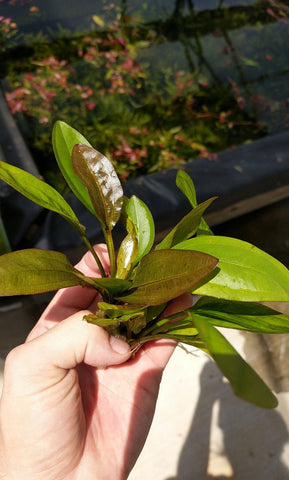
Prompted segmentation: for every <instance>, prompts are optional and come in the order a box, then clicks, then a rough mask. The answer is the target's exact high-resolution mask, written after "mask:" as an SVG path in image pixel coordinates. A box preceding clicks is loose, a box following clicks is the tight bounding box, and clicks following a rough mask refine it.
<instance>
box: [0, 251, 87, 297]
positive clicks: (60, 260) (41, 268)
mask: <svg viewBox="0 0 289 480" xmlns="http://www.w3.org/2000/svg"><path fill="white" fill-rule="evenodd" d="M85 283H90V280H89V279H86V277H85V276H84V275H82V274H81V273H80V272H79V271H78V270H76V269H75V268H74V267H73V266H72V265H71V264H70V262H69V260H68V258H67V257H66V256H65V255H64V254H62V253H58V252H53V251H50V250H38V249H27V250H19V251H17V252H12V253H6V254H4V255H2V256H1V257H0V295H2V296H6V295H7V296H8V295H27V294H34V293H42V292H49V291H52V290H57V289H59V288H63V287H71V286H73V285H85Z"/></svg>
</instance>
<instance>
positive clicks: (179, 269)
mask: <svg viewBox="0 0 289 480" xmlns="http://www.w3.org/2000/svg"><path fill="white" fill-rule="evenodd" d="M52 137H53V149H54V152H55V156H56V159H57V162H58V165H59V167H60V170H61V172H62V174H63V176H64V178H65V180H66V182H67V183H68V185H69V187H70V188H71V190H72V191H73V192H74V194H75V195H76V196H77V197H78V199H79V200H80V201H81V202H82V203H83V204H84V206H85V207H86V208H87V209H88V210H89V211H90V212H91V213H92V214H93V215H94V216H95V219H96V221H99V222H100V224H101V227H102V231H103V235H104V238H105V242H106V245H107V249H108V254H109V258H110V265H111V270H110V275H109V276H107V275H106V273H105V271H104V268H103V265H102V263H101V260H100V258H99V257H98V256H97V253H96V252H95V250H94V249H93V246H92V245H91V242H90V240H89V239H88V237H87V235H86V228H85V226H84V225H82V224H81V222H80V221H79V219H78V218H77V216H76V214H75V213H74V211H73V210H72V209H71V207H70V206H69V204H68V203H67V202H66V200H65V199H64V198H63V197H62V196H61V195H60V193H58V192H57V191H56V190H55V189H54V188H53V187H52V186H50V185H48V184H47V183H45V182H44V181H42V180H40V179H38V178H36V177H34V176H33V175H31V174H29V173H27V172H25V171H23V170H21V169H19V168H17V167H15V166H12V165H10V164H7V163H5V162H2V161H1V162H0V178H1V179H2V180H4V181H5V182H7V183H8V184H9V185H10V186H12V187H14V188H15V189H16V190H18V191H19V192H20V193H21V194H23V195H25V196H26V197H27V198H29V199H30V200H32V201H34V202H36V203H38V204H39V205H41V206H42V207H45V208H47V209H50V210H52V211H54V212H57V213H58V214H60V215H61V216H62V217H63V218H64V219H66V220H67V221H68V222H69V223H70V224H71V225H72V227H73V228H74V229H75V230H76V231H77V232H78V234H79V235H80V237H81V238H82V239H83V241H84V243H85V245H86V246H87V248H88V249H89V250H90V251H91V253H92V255H93V257H94V259H95V262H96V264H97V266H98V269H99V272H100V276H99V277H97V276H96V277H88V276H86V275H84V274H83V273H82V272H80V271H79V270H78V269H77V268H75V267H74V266H73V265H72V264H71V263H70V261H69V259H68V258H67V256H66V255H65V254H63V253H60V252H56V251H49V250H41V249H36V248H35V249H34V248H32V249H23V250H19V251H14V252H10V253H5V254H3V255H2V256H1V257H0V295H2V296H7V295H8V296H9V295H23V294H36V293H41V292H46V291H53V290H56V289H59V288H63V287H70V286H74V285H81V286H83V287H84V286H87V285H88V286H90V287H92V288H95V289H96V290H97V291H98V292H99V293H100V294H101V298H102V299H101V301H99V302H98V306H97V310H96V311H94V312H92V313H91V314H89V315H86V316H85V318H84V319H85V320H86V321H87V322H90V323H93V324H95V325H98V326H101V327H103V328H105V329H107V330H108V332H109V333H110V334H111V335H115V336H118V337H120V338H122V339H124V340H126V341H127V342H128V343H129V345H130V346H131V350H132V354H134V353H135V352H136V351H137V350H138V349H139V348H141V347H142V345H143V344H144V343H145V342H148V341H151V340H157V339H161V338H167V339H173V340H175V341H176V342H180V343H182V344H188V345H190V346H193V347H196V348H198V349H201V350H203V351H205V352H206V353H207V354H209V355H210V356H211V357H212V358H213V359H214V361H215V362H216V364H217V365H218V367H219V368H220V370H221V371H222V373H223V374H224V376H225V377H227V379H228V380H229V382H230V383H231V385H232V387H233V390H234V391H235V393H236V394H237V395H238V396H240V397H241V398H243V399H245V400H247V401H249V402H251V403H253V404H255V405H258V406H261V407H265V408H273V407H275V406H276V405H277V399H276V397H275V396H274V394H273V393H272V392H271V390H270V389H269V388H268V387H267V385H266V384H265V383H264V382H263V380H262V379H261V378H260V377H259V376H258V374H257V373H256V372H255V371H254V370H253V369H252V368H251V367H250V366H249V365H248V364H247V363H246V362H245V361H244V359H243V358H242V357H241V356H240V355H239V354H238V352H237V351H236V350H235V348H234V347H233V346H232V345H231V344H230V343H229V342H228V340H227V339H226V338H225V337H224V336H223V335H222V333H221V332H220V331H219V329H218V327H225V328H232V329H239V330H246V331H249V332H257V333H262V334H263V333H288V332H289V317H288V316H286V315H284V314H281V313H279V312H278V311H275V310H273V309H272V308H269V307H268V306H265V305H264V304H263V303H259V302H266V301H279V302H286V301H289V272H288V270H287V269H286V267H285V266H284V265H282V264H281V263H280V262H279V261H278V260H276V259H275V258H273V257H271V256H270V255H268V254H267V253H265V252H263V251H262V250H260V249H258V248H257V247H255V246H253V245H251V244H249V243H247V242H244V241H241V240H238V239H235V238H228V237H224V236H214V235H213V233H212V231H211V229H210V227H209V226H208V224H207V223H206V221H205V219H204V218H203V214H204V212H205V211H206V209H207V208H208V207H209V206H210V205H211V203H212V202H213V201H215V198H214V197H213V198H210V199H208V200H206V201H205V202H203V203H201V204H198V203H197V198H196V192H195V187H194V183H193V181H192V179H191V178H190V176H189V175H188V174H187V173H186V172H185V171H184V170H179V171H178V172H177V176H176V183H177V186H178V187H179V189H180V190H181V191H182V192H183V194H184V195H185V196H186V197H187V199H188V202H189V203H190V205H191V210H190V211H189V213H187V214H186V215H185V216H184V217H183V218H182V219H181V220H180V221H179V222H178V223H177V225H175V226H174V227H173V228H172V229H171V231H170V232H169V233H168V234H167V235H166V236H165V237H164V238H163V239H162V240H161V241H160V242H159V243H158V244H155V227H154V221H153V218H152V215H151V212H150V210H149V209H148V207H147V206H146V205H145V203H144V202H143V201H142V200H140V199H139V198H138V197H136V196H132V197H131V198H126V197H125V196H124V194H123V190H122V186H121V182H120V180H119V178H118V176H117V174H116V172H115V170H114V168H113V166H112V164H111V162H110V161H109V160H108V159H107V158H106V157H105V156H104V155H102V154H101V153H99V152H98V151H97V150H95V149H94V148H93V147H92V146H91V145H90V144H89V142H88V141H87V140H86V139H85V138H84V137H83V136H82V135H81V134H80V133H79V132H78V131H76V130H75V129H73V128H72V127H70V126H69V125H67V124H66V123H64V122H61V121H58V122H57V123H56V124H55V126H54V129H53V135H52ZM119 220H120V221H122V223H123V225H124V228H125V232H126V233H125V234H124V238H123V239H122V241H121V243H120V246H119V248H118V250H117V251H116V248H115V239H114V237H113V229H114V227H115V225H116V224H117V222H118V221H119ZM185 292H192V293H193V294H195V295H196V298H197V301H195V303H194V305H193V306H192V307H191V308H187V309H186V310H184V311H183V312H181V313H178V314H174V315H169V316H168V315H166V314H165V309H166V307H167V305H168V303H169V302H171V301H172V300H173V299H175V298H176V297H178V296H179V295H181V294H183V293H185ZM120 375H121V370H120Z"/></svg>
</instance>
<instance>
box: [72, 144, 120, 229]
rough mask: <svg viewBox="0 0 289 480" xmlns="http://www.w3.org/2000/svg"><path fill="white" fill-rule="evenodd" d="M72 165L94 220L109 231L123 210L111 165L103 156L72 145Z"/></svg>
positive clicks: (118, 183) (88, 148)
mask: <svg viewBox="0 0 289 480" xmlns="http://www.w3.org/2000/svg"><path fill="white" fill-rule="evenodd" d="M71 160H72V165H73V168H74V171H75V173H76V175H77V176H78V177H79V178H80V180H81V181H82V182H83V184H84V185H85V186H86V188H87V190H88V193H89V196H90V199H91V202H92V205H93V207H94V210H95V213H96V216H97V218H98V219H99V220H100V222H101V223H102V225H103V226H104V227H105V228H106V229H108V230H112V228H113V227H114V225H115V224H116V223H117V221H118V219H119V217H120V213H121V207H122V201H123V190H122V186H121V183H120V181H119V178H118V176H117V174H116V172H115V170H114V168H113V165H112V163H111V162H110V161H109V160H108V158H106V157H105V156H104V155H102V154H101V153H99V152H98V151H97V150H95V149H94V148H92V147H89V146H87V145H81V144H78V145H75V146H74V147H73V150H72V157H71Z"/></svg>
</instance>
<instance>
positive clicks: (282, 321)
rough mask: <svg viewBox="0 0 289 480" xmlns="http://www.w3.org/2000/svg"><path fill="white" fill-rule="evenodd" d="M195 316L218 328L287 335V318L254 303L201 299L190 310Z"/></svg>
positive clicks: (288, 331) (288, 323)
mask: <svg viewBox="0 0 289 480" xmlns="http://www.w3.org/2000/svg"><path fill="white" fill-rule="evenodd" d="M190 311H191V313H192V315H193V318H194V316H195V315H198V317H199V318H200V317H202V318H203V319H206V321H208V322H210V323H211V324H212V325H215V326H218V327H226V328H234V329H239V330H246V331H248V332H256V333H289V317H288V316H287V315H284V314H282V313H280V312H277V311H276V310H273V309H272V308H269V307H267V306H265V305H261V304H258V303H254V302H234V301H230V300H222V299H218V298H210V297H202V298H201V299H200V300H199V301H198V302H197V303H196V304H195V306H194V307H192V308H191V309H190Z"/></svg>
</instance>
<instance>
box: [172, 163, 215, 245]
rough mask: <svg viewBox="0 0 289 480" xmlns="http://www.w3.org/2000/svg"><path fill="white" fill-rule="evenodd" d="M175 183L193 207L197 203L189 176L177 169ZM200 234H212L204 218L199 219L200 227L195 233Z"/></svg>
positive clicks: (193, 186)
mask: <svg viewBox="0 0 289 480" xmlns="http://www.w3.org/2000/svg"><path fill="white" fill-rule="evenodd" d="M176 185H177V187H178V188H179V189H180V190H181V191H182V192H183V194H184V195H185V196H186V197H187V199H188V200H189V202H190V204H191V205H192V207H193V208H195V207H196V206H197V204H198V202H197V196H196V189H195V185H194V182H193V180H192V179H191V177H190V176H189V175H188V174H187V173H186V172H185V171H184V170H178V173H177V177H176ZM201 234H202V235H213V232H212V230H211V229H210V227H209V225H208V224H207V222H206V220H205V219H204V218H202V219H201V223H200V227H199V229H198V230H197V235H201Z"/></svg>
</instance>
